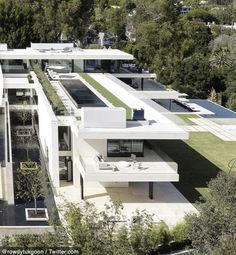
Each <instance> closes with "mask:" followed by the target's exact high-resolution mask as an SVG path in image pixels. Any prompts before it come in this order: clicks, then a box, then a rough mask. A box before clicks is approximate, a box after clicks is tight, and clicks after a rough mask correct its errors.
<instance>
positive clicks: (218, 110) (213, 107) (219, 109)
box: [189, 99, 236, 119]
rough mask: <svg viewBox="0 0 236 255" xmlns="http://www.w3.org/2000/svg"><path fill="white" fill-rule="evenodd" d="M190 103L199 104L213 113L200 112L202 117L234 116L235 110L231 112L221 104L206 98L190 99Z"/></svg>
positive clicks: (235, 114) (235, 116)
mask: <svg viewBox="0 0 236 255" xmlns="http://www.w3.org/2000/svg"><path fill="white" fill-rule="evenodd" d="M189 101H190V102H191V103H195V104H198V105H200V106H201V107H203V108H205V109H207V110H208V111H211V112H213V113H214V114H201V116H202V117H204V118H219V119H221V118H236V112H233V111H231V110H229V109H227V108H225V107H223V106H221V105H218V104H216V103H213V102H211V101H209V100H206V99H190V100H189Z"/></svg>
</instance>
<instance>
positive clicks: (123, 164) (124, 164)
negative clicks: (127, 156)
mask: <svg viewBox="0 0 236 255" xmlns="http://www.w3.org/2000/svg"><path fill="white" fill-rule="evenodd" d="M117 166H118V167H129V166H130V163H129V162H127V161H119V162H118V163H117Z"/></svg>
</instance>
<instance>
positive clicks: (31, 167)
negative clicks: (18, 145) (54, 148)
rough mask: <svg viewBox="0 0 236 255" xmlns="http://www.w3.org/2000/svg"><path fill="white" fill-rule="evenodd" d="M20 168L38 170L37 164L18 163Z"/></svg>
mask: <svg viewBox="0 0 236 255" xmlns="http://www.w3.org/2000/svg"><path fill="white" fill-rule="evenodd" d="M20 168H21V169H29V170H36V169H38V163H37V162H20Z"/></svg>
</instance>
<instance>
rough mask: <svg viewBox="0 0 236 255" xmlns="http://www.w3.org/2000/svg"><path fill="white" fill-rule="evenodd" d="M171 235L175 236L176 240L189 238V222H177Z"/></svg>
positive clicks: (182, 240) (181, 240) (180, 240)
mask: <svg viewBox="0 0 236 255" xmlns="http://www.w3.org/2000/svg"><path fill="white" fill-rule="evenodd" d="M171 235H172V236H173V239H174V241H176V242H184V241H185V240H187V238H188V237H187V223H186V222H181V223H178V224H176V225H175V226H174V227H173V228H172V230H171Z"/></svg>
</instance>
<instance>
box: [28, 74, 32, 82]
mask: <svg viewBox="0 0 236 255" xmlns="http://www.w3.org/2000/svg"><path fill="white" fill-rule="evenodd" d="M27 79H28V81H29V83H34V80H33V79H32V76H31V75H30V74H29V75H27Z"/></svg>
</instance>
